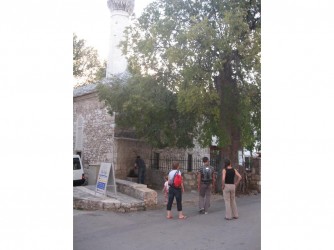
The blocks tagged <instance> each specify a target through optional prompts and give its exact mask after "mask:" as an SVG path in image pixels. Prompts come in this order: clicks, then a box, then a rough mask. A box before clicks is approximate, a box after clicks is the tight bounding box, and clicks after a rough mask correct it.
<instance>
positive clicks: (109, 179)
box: [95, 162, 117, 196]
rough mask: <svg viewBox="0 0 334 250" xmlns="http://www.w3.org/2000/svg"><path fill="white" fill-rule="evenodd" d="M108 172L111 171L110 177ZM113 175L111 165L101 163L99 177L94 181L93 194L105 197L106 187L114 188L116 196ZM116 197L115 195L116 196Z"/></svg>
mask: <svg viewBox="0 0 334 250" xmlns="http://www.w3.org/2000/svg"><path fill="white" fill-rule="evenodd" d="M110 170H112V174H111V175H110ZM115 184H116V183H115V174H114V169H113V167H112V165H111V163H105V162H102V163H101V166H100V171H99V175H98V177H97V181H96V188H95V193H99V194H103V195H104V196H106V193H107V187H108V186H110V185H111V186H114V187H115V194H116V185H115ZM116 195H117V194H116Z"/></svg>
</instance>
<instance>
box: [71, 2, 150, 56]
mask: <svg viewBox="0 0 334 250" xmlns="http://www.w3.org/2000/svg"><path fill="white" fill-rule="evenodd" d="M73 1H74V6H75V7H74V10H75V15H74V18H73V20H71V21H72V25H73V28H72V29H73V32H74V33H76V34H77V35H78V37H79V38H80V39H85V40H86V42H87V43H86V44H87V45H88V46H92V47H94V48H96V49H97V50H98V53H99V56H100V58H101V60H104V59H105V60H106V59H107V57H108V52H109V51H108V49H109V48H108V43H109V34H110V33H109V32H110V31H109V27H110V24H109V22H110V11H109V9H108V6H107V0H73ZM153 1H154V0H135V9H134V12H135V14H136V16H137V17H139V16H140V14H141V13H142V11H143V9H144V8H145V7H146V6H147V5H148V4H149V3H151V2H153Z"/></svg>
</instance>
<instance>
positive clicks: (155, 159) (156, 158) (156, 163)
mask: <svg viewBox="0 0 334 250" xmlns="http://www.w3.org/2000/svg"><path fill="white" fill-rule="evenodd" d="M159 160H160V154H159V153H154V154H153V163H152V167H153V168H155V169H159Z"/></svg>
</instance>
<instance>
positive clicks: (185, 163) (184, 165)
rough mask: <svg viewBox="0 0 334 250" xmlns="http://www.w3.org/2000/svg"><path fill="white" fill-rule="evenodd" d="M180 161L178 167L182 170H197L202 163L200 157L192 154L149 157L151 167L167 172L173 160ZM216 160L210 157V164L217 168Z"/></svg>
mask: <svg viewBox="0 0 334 250" xmlns="http://www.w3.org/2000/svg"><path fill="white" fill-rule="evenodd" d="M176 161H177V162H179V163H180V169H181V170H183V171H184V172H197V171H198V170H199V168H200V167H201V166H202V165H203V160H202V158H194V157H192V155H188V157H184V158H167V157H166V158H160V157H155V158H151V159H150V167H151V168H152V169H157V170H161V171H163V172H168V171H170V170H171V169H172V164H173V162H176ZM218 164H219V162H218V160H216V159H211V160H210V165H211V166H213V167H214V168H215V170H217V168H218Z"/></svg>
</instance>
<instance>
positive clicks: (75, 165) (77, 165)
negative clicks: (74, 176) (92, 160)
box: [73, 158, 81, 170]
mask: <svg viewBox="0 0 334 250" xmlns="http://www.w3.org/2000/svg"><path fill="white" fill-rule="evenodd" d="M78 169H81V167H80V161H79V158H73V170H78Z"/></svg>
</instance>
